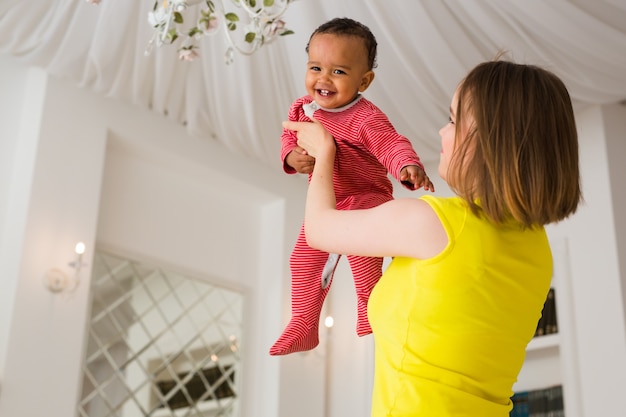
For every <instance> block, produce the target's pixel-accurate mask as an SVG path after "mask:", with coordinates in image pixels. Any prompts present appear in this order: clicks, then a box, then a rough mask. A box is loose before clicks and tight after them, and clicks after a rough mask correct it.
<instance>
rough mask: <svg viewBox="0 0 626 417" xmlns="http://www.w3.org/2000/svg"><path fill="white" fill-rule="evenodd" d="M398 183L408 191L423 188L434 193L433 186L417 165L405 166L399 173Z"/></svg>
mask: <svg viewBox="0 0 626 417" xmlns="http://www.w3.org/2000/svg"><path fill="white" fill-rule="evenodd" d="M400 181H401V182H402V184H403V185H404V186H405V187H406V188H408V189H409V190H417V189H418V188H424V190H426V191H431V192H434V191H435V186H434V185H433V183H432V182H431V181H430V178H428V175H426V172H424V170H423V169H422V168H420V167H419V166H417V165H407V166H405V167H404V168H402V170H401V171H400Z"/></svg>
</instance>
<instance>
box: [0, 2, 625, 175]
mask: <svg viewBox="0 0 626 417" xmlns="http://www.w3.org/2000/svg"><path fill="white" fill-rule="evenodd" d="M152 6H153V1H152V0H102V1H101V3H100V4H99V5H97V6H94V5H92V4H89V3H87V2H85V1H84V0H22V1H12V2H9V1H2V2H1V3H0V33H2V34H3V36H1V37H0V54H3V55H10V56H12V57H13V58H15V59H16V60H18V61H20V62H22V63H24V64H26V65H34V66H39V67H42V68H45V69H46V70H47V71H48V72H49V73H51V74H53V75H55V76H58V77H62V78H65V79H69V80H71V81H72V82H74V83H76V85H78V86H81V87H84V88H87V89H90V90H92V91H94V92H96V93H98V94H102V95H104V96H107V97H113V98H116V99H120V100H123V101H126V102H130V103H133V104H135V105H137V106H141V107H144V108H149V109H151V110H152V111H154V112H156V113H158V114H161V115H163V116H164V117H168V118H170V119H173V120H175V121H176V122H178V123H181V124H184V125H185V126H186V128H187V129H188V131H189V133H190V134H191V135H192V136H195V137H198V138H200V139H202V140H215V141H219V142H221V143H223V144H224V146H226V147H227V148H228V149H230V150H232V151H233V152H236V153H237V154H240V155H242V156H245V157H249V158H254V159H258V160H261V161H263V162H264V163H266V164H267V165H269V166H273V167H275V168H276V169H280V161H279V148H280V143H279V142H280V141H279V137H280V132H281V127H280V122H281V121H282V120H284V119H285V117H286V115H287V110H288V108H289V105H290V103H291V102H292V101H293V100H294V99H295V98H297V97H298V96H300V95H302V94H304V93H305V91H304V71H305V63H306V54H305V52H304V48H305V46H306V42H307V41H308V38H309V35H310V33H311V32H312V31H313V30H314V29H315V28H316V27H317V26H318V25H319V24H321V23H323V22H324V21H326V20H328V19H330V18H333V17H343V16H347V17H351V18H354V19H356V20H359V21H361V22H363V23H365V24H366V25H368V26H369V27H370V29H372V31H373V33H374V34H375V36H376V38H377V40H378V43H379V50H378V67H377V68H376V70H375V71H376V78H375V80H374V83H373V85H372V86H371V87H370V89H369V90H367V91H366V93H365V94H366V96H367V97H368V98H369V99H370V100H372V101H373V102H374V103H375V104H377V105H378V106H379V107H380V108H381V109H382V110H383V111H385V112H386V113H387V114H388V115H389V117H390V119H391V121H392V122H393V123H394V124H395V125H396V128H397V129H398V130H399V131H400V132H401V133H403V134H404V135H406V136H407V137H409V138H410V139H411V141H413V143H414V145H415V147H416V149H417V151H418V153H419V154H420V155H421V156H422V158H423V159H425V160H436V159H437V158H438V155H439V137H438V134H437V132H438V130H439V128H440V127H441V125H442V124H443V123H445V121H446V119H447V109H448V106H449V102H450V96H451V94H452V92H453V91H454V89H455V87H456V85H457V83H458V82H459V80H460V79H461V77H463V75H464V74H465V73H466V72H467V71H468V70H469V69H471V68H472V67H473V66H474V65H476V64H477V63H479V62H481V61H484V60H488V59H491V58H493V57H494V56H495V55H496V54H497V53H498V51H506V52H507V56H508V57H510V58H511V59H513V60H515V61H517V62H520V63H531V64H537V65H541V66H544V67H546V68H547V69H550V70H552V71H553V72H555V73H556V74H557V75H559V76H560V77H561V78H562V79H563V80H564V82H565V83H566V85H567V87H568V88H569V91H570V94H571V95H572V98H573V99H574V101H575V102H576V105H577V106H585V105H588V104H604V103H615V102H620V101H623V100H625V99H626V0H605V1H602V2H596V1H587V0H578V1H565V0H550V1H545V0H528V1H523V2H522V1H518V0H497V1H496V0H491V1H488V0H421V1H418V0H415V1H410V2H409V1H405V0H384V1H383V0H296V1H294V2H293V3H292V4H291V6H290V8H289V10H288V11H287V13H286V15H285V20H286V22H287V26H288V27H289V28H290V29H292V30H294V31H295V34H294V35H289V36H285V37H282V38H280V39H279V40H277V41H276V42H274V43H272V44H270V45H267V46H265V47H263V48H261V49H260V50H259V51H258V52H256V53H255V54H254V55H252V56H242V55H236V56H235V61H234V62H233V63H232V64H230V65H227V64H225V61H224V53H225V50H226V45H225V40H224V37H223V34H222V33H217V34H215V35H213V36H210V37H206V38H204V40H203V41H202V42H201V45H200V49H199V51H198V52H199V54H200V57H199V58H198V59H197V60H195V61H193V62H184V61H180V60H178V58H177V53H176V47H174V46H164V47H162V48H160V49H156V50H154V51H153V52H152V54H150V55H148V56H146V55H145V54H144V52H145V50H146V47H147V44H148V42H149V40H150V38H151V36H152V31H151V27H150V25H149V24H148V22H147V14H148V11H149V10H151V8H152Z"/></svg>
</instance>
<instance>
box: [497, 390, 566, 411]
mask: <svg viewBox="0 0 626 417" xmlns="http://www.w3.org/2000/svg"><path fill="white" fill-rule="evenodd" d="M511 401H512V402H513V408H512V409H511V412H510V413H509V417H565V414H564V413H565V411H564V407H563V387H562V386H561V385H555V386H551V387H547V388H541V389H536V390H528V391H519V392H516V393H515V394H513V396H512V397H511Z"/></svg>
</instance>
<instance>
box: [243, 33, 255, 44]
mask: <svg viewBox="0 0 626 417" xmlns="http://www.w3.org/2000/svg"><path fill="white" fill-rule="evenodd" d="M254 38H256V33H254V32H248V33H246V37H245V40H246V42H248V43H252V42H254Z"/></svg>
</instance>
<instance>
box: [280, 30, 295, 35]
mask: <svg viewBox="0 0 626 417" xmlns="http://www.w3.org/2000/svg"><path fill="white" fill-rule="evenodd" d="M294 33H295V32H294V31H293V30H290V29H287V30H284V31H282V32H280V33H279V35H280V36H285V35H293V34H294Z"/></svg>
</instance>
